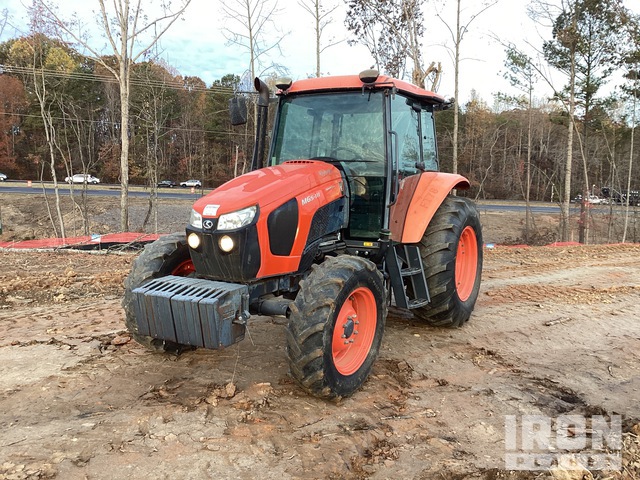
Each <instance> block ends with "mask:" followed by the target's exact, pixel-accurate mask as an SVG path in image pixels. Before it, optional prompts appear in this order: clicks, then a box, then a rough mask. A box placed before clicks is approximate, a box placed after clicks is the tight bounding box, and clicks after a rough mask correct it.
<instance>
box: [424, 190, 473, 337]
mask: <svg viewBox="0 0 640 480" xmlns="http://www.w3.org/2000/svg"><path fill="white" fill-rule="evenodd" d="M420 256H421V257H422V263H423V265H424V271H425V274H426V275H427V286H428V287H429V295H430V296H431V302H430V303H429V304H428V305H426V306H425V307H421V308H417V309H415V310H413V314H414V315H415V316H416V317H418V318H419V319H421V320H423V321H425V322H426V323H428V324H430V325H433V326H437V327H460V326H462V325H463V324H464V323H466V322H467V321H468V320H469V317H470V316H471V312H472V311H473V308H474V306H475V303H476V300H477V298H478V292H479V291H480V278H481V275H482V226H481V225H480V215H479V214H478V210H477V209H476V206H475V204H474V203H473V202H472V201H471V200H469V199H466V198H462V197H453V196H449V197H447V198H446V199H445V200H444V202H442V204H441V205H440V207H439V208H438V210H437V211H436V213H435V215H434V216H433V219H432V220H431V222H430V223H429V226H428V227H427V230H426V231H425V233H424V236H423V237H422V241H421V242H420Z"/></svg>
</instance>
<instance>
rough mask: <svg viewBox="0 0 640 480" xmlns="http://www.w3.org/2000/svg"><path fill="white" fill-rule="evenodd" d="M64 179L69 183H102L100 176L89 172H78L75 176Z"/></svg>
mask: <svg viewBox="0 0 640 480" xmlns="http://www.w3.org/2000/svg"><path fill="white" fill-rule="evenodd" d="M64 181H65V182H67V183H92V184H93V185H97V184H98V183H100V179H99V178H97V177H94V176H93V175H89V174H87V173H76V174H75V175H74V176H73V177H67V178H65V179H64Z"/></svg>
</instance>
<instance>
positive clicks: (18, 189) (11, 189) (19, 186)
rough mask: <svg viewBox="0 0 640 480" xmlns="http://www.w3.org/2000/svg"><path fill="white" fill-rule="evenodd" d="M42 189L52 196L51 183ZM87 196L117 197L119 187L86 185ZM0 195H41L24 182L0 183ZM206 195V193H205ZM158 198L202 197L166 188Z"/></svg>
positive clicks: (141, 193)
mask: <svg viewBox="0 0 640 480" xmlns="http://www.w3.org/2000/svg"><path fill="white" fill-rule="evenodd" d="M83 188H84V186H83V185H76V186H75V187H74V189H73V191H74V193H75V194H76V195H79V194H81V193H82V192H83ZM44 189H45V192H46V193H47V195H53V194H54V193H55V192H54V189H53V185H52V184H51V183H45V184H44ZM58 190H59V191H60V193H62V194H63V195H68V194H69V191H70V187H69V185H67V184H62V185H59V186H58ZM86 192H87V195H103V196H109V197H119V196H120V186H119V185H104V184H101V185H99V186H96V185H87V190H86ZM0 193H16V194H18V193H20V194H41V193H42V186H41V185H40V184H35V183H34V184H33V186H31V187H29V186H27V185H26V184H25V182H11V181H7V182H2V183H0ZM205 193H206V191H205ZM129 196H131V197H147V196H149V190H148V189H142V188H140V187H133V189H131V190H129ZM158 196H159V197H161V198H181V199H188V198H191V199H196V198H199V197H201V196H202V194H201V192H200V190H196V191H195V193H191V191H190V189H188V188H179V187H178V188H175V189H173V188H167V189H158Z"/></svg>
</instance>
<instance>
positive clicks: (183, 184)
mask: <svg viewBox="0 0 640 480" xmlns="http://www.w3.org/2000/svg"><path fill="white" fill-rule="evenodd" d="M180 186H181V187H197V188H202V183H201V182H200V180H187V181H186V182H180Z"/></svg>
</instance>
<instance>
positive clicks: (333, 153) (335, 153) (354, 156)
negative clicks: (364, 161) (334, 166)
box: [329, 147, 362, 160]
mask: <svg viewBox="0 0 640 480" xmlns="http://www.w3.org/2000/svg"><path fill="white" fill-rule="evenodd" d="M338 152H347V153H350V154H351V155H352V157H351V158H345V159H344V160H356V159H360V158H362V154H360V153H359V152H356V151H355V150H354V149H353V148H349V147H336V148H334V149H333V150H331V153H329V156H330V157H334V158H338Z"/></svg>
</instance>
